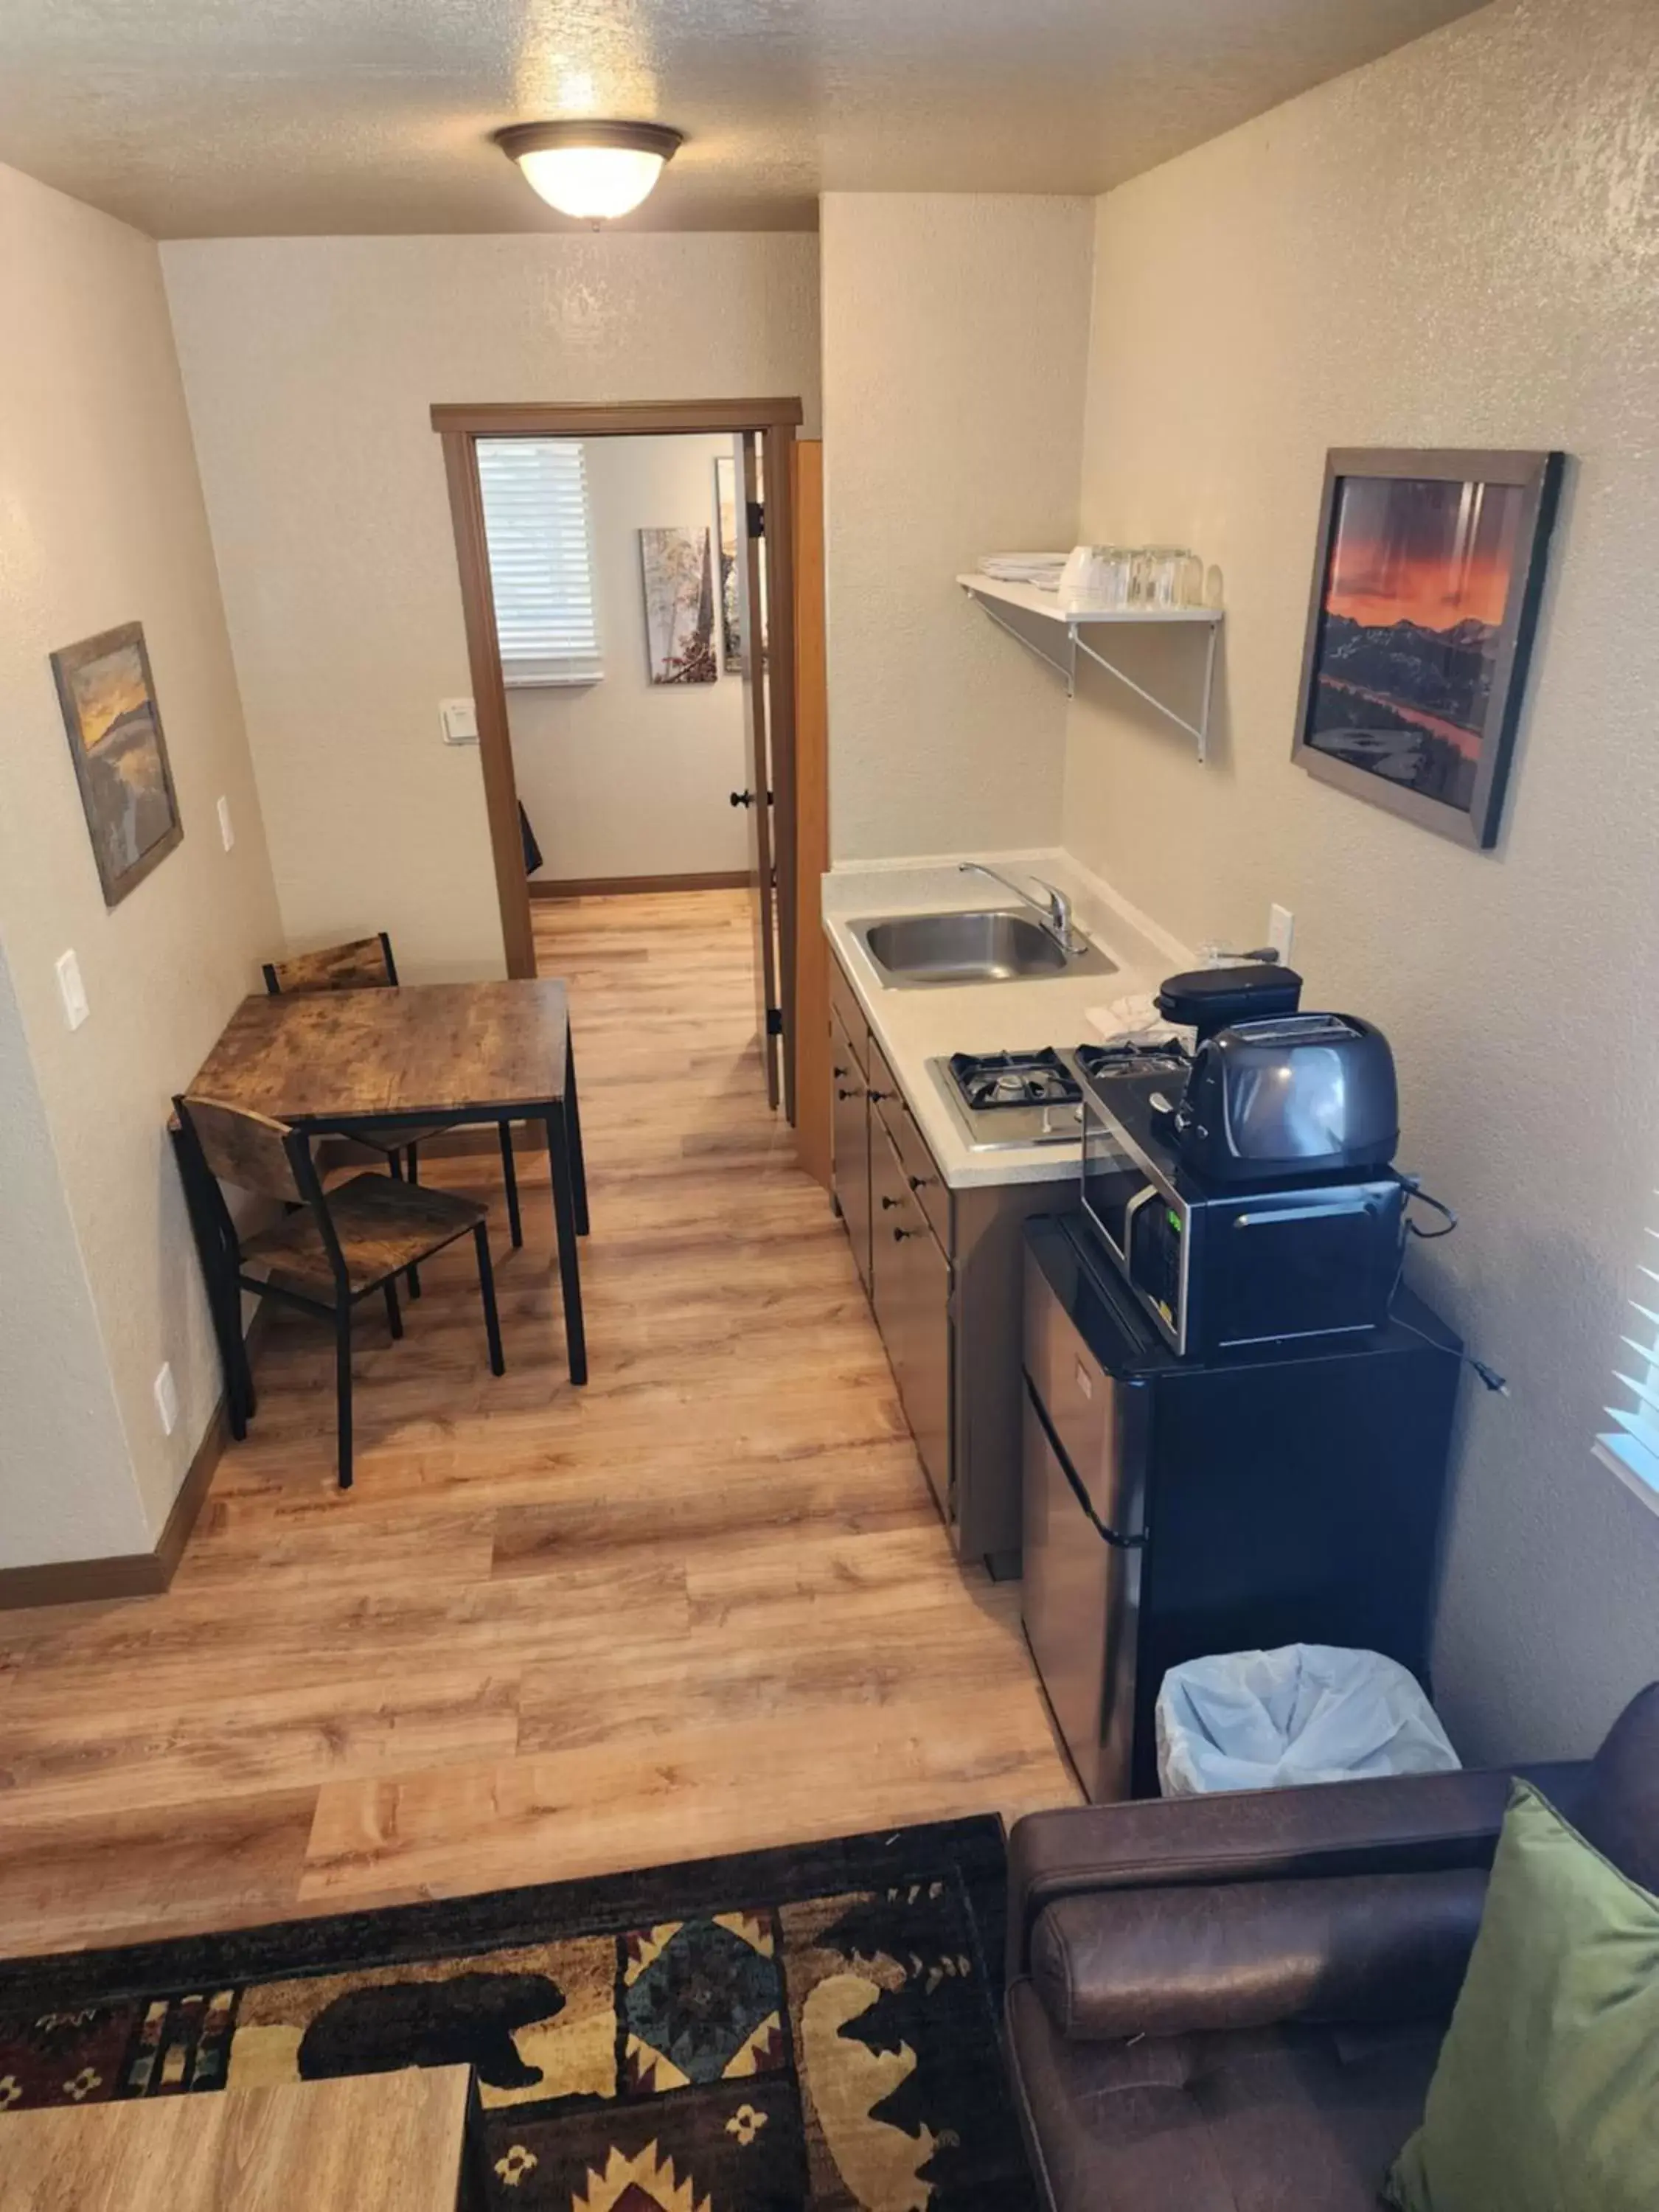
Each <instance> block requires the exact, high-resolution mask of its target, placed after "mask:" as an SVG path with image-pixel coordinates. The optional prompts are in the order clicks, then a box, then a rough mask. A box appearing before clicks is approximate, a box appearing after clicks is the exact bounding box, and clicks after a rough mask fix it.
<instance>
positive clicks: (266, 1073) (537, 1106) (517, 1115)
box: [176, 977, 588, 1437]
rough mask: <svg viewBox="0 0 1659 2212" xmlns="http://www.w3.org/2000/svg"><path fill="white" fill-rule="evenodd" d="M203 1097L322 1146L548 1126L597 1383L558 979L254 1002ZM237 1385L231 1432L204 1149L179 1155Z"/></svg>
mask: <svg viewBox="0 0 1659 2212" xmlns="http://www.w3.org/2000/svg"><path fill="white" fill-rule="evenodd" d="M185 1095H186V1096H187V1097H197V1098H211V1099H216V1100H218V1101H219V1102H221V1103H222V1104H224V1105H227V1106H234V1107H240V1108H241V1109H244V1110H245V1111H247V1112H250V1113H256V1114H263V1115H266V1116H268V1117H269V1118H270V1120H272V1121H283V1122H287V1123H288V1124H289V1126H290V1127H295V1128H298V1129H301V1130H303V1131H304V1132H305V1133H307V1135H310V1136H313V1137H321V1136H343V1137H349V1136H350V1134H351V1132H352V1128H353V1126H354V1125H358V1126H362V1125H366V1124H370V1123H372V1124H374V1127H375V1130H376V1133H377V1136H378V1135H379V1133H380V1132H381V1131H383V1130H386V1129H388V1128H392V1129H396V1128H398V1127H405V1128H409V1129H410V1130H414V1129H429V1128H430V1127H431V1125H432V1124H433V1123H435V1122H438V1123H447V1124H449V1125H451V1126H453V1127H459V1126H461V1125H463V1124H466V1123H478V1122H494V1123H497V1124H510V1123H513V1122H515V1121H533V1122H540V1123H542V1124H543V1125H544V1127H545V1128H546V1131H547V1151H548V1164H549V1168H550V1181H551V1183H552V1191H553V1220H554V1228H555V1231H556V1240H557V1245H558V1267H559V1281H560V1288H561V1291H562V1298H563V1304H564V1333H565V1351H566V1358H567V1361H568V1369H569V1374H570V1380H571V1382H572V1383H586V1380H587V1347H586V1336H585V1334H584V1331H583V1327H582V1302H581V1278H580V1267H579V1265H578V1261H577V1243H576V1240H577V1238H578V1237H585V1236H586V1234H587V1227H588V1214H587V1178H586V1170H585V1167H584V1164H583V1160H582V1140H581V1122H580V1115H579V1113H578V1109H577V1103H576V1069H575V1062H574V1057H573V1054H572V1052H571V1046H570V1008H569V999H568V994H567V991H566V988H565V986H564V985H563V983H562V982H560V981H556V980H555V979H554V978H551V977H547V978H542V979H538V980H535V981H531V980H526V979H519V980H513V981H505V982H487V983H413V984H409V983H405V984H399V985H397V986H395V987H392V988H390V989H386V988H376V989H371V990H356V991H318V992H306V993H298V994H288V993H283V994H277V995H275V996H254V997H250V998H246V999H244V1000H243V1001H242V1003H241V1005H240V1006H238V1007H237V1009H236V1011H235V1012H234V1014H233V1015H232V1016H231V1018H230V1019H229V1021H228V1022H227V1024H225V1027H224V1029H223V1030H222V1033H221V1035H220V1037H219V1040H218V1042H217V1043H216V1045H215V1046H214V1048H213V1049H212V1051H211V1052H210V1053H209V1054H208V1056H207V1058H206V1059H205V1060H204V1061H203V1063H202V1065H201V1066H200V1067H199V1068H197V1071H196V1073H195V1075H194V1076H193V1077H192V1078H191V1081H190V1083H189V1085H188V1086H187V1087H186V1092H185ZM176 1149H177V1152H178V1156H179V1169H180V1172H181V1174H182V1176H183V1177H184V1183H185V1201H186V1204H187V1206H188V1207H189V1211H190V1217H191V1226H192V1229H193V1231H194V1232H195V1237H196V1242H197V1250H198V1252H199V1253H200V1255H201V1261H202V1269H203V1273H204V1277H205V1279H206V1281H207V1287H208V1301H209V1305H210V1310H211V1313H212V1318H213V1326H214V1333H215V1337H216V1341H217V1344H218V1346H219V1352H220V1358H221V1360H222V1364H223V1366H224V1372H225V1400H226V1408H227V1413H228V1419H229V1423H230V1427H231V1432H232V1434H233V1435H234V1436H237V1437H240V1436H241V1435H243V1434H244V1433H245V1432H246V1423H247V1420H248V1419H249V1418H250V1417H251V1415H252V1411H253V1384H252V1375H251V1374H250V1372H249V1370H248V1363H247V1355H246V1346H245V1344H244V1340H243V1334H242V1323H241V1294H240V1291H239V1290H238V1289H237V1286H236V1270H235V1261H234V1254H232V1253H229V1252H228V1251H226V1250H225V1249H224V1232H223V1230H222V1227H221V1226H220V1223H221V1222H222V1214H221V1212H220V1210H219V1209H218V1208H217V1207H216V1206H214V1204H213V1203H212V1200H211V1198H210V1194H208V1193H207V1192H206V1191H204V1190H203V1189H202V1188H200V1187H199V1177H200V1175H201V1173H202V1170H200V1168H199V1167H197V1166H194V1165H192V1163H191V1152H192V1151H193V1148H192V1147H189V1146H177V1147H176Z"/></svg>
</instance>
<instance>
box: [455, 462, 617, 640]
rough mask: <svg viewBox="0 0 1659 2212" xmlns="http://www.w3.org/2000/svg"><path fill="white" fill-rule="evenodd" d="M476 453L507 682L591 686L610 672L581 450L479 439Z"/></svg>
mask: <svg viewBox="0 0 1659 2212" xmlns="http://www.w3.org/2000/svg"><path fill="white" fill-rule="evenodd" d="M477 452H478V486H479V489H480V490H481V492H482V493H483V512H484V537H485V540H486V543H487V544H488V546H489V581H490V586H491V589H492V590H493V592H494V593H495V630H496V635H497V636H498V637H499V638H500V640H501V673H502V675H503V676H504V677H505V678H506V680H507V683H508V684H591V683H592V682H594V681H595V680H596V678H599V676H600V675H602V674H603V673H604V669H603V665H602V664H601V662H600V659H599V630H598V626H597V624H596V623H595V621H594V618H593V560H592V531H591V528H590V526H589V520H588V512H587V463H586V454H585V453H584V450H583V447H582V444H581V441H580V439H576V438H480V439H479V441H478V447H477Z"/></svg>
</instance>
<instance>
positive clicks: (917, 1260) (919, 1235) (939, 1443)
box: [870, 1120, 953, 1522]
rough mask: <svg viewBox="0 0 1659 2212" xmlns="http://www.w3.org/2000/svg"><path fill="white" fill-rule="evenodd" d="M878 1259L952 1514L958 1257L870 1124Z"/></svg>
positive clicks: (928, 1459) (897, 1348) (927, 1443)
mask: <svg viewBox="0 0 1659 2212" xmlns="http://www.w3.org/2000/svg"><path fill="white" fill-rule="evenodd" d="M870 1192H871V1243H872V1253H871V1266H872V1273H873V1275H874V1278H875V1309H876V1323H877V1326H878V1328H879V1329H880V1330H881V1336H882V1342H883V1343H884V1345H885V1346H886V1347H887V1357H888V1358H889V1360H890V1362H891V1364H892V1369H893V1379H894V1380H895V1382H896V1383H897V1384H898V1391H899V1397H900V1399H901V1400H902V1403H903V1407H904V1413H905V1419H907V1420H908V1422H909V1424H910V1433H911V1435H912V1436H913V1437H915V1444H916V1454H917V1456H918V1457H919V1458H920V1460H921V1464H922V1467H923V1468H924V1470H925V1471H926V1473H927V1480H928V1481H929V1483H930V1484H931V1485H932V1486H933V1495H934V1497H935V1498H936V1499H937V1500H938V1503H939V1511H940V1512H941V1513H942V1514H943V1515H944V1516H945V1520H946V1522H949V1520H950V1518H951V1498H952V1489H953V1486H952V1480H951V1342H952V1328H951V1265H950V1262H949V1261H947V1260H946V1258H945V1255H944V1253H943V1252H941V1251H940V1249H939V1244H938V1242H937V1240H936V1239H935V1237H934V1236H933V1231H932V1230H931V1229H930V1228H929V1227H928V1225H927V1217H926V1216H925V1215H924V1214H923V1212H922V1211H921V1207H920V1206H918V1205H917V1203H916V1200H915V1194H914V1193H913V1192H912V1191H911V1190H910V1188H909V1185H908V1179H907V1177H906V1176H905V1172H904V1170H903V1168H902V1165H901V1164H900V1161H899V1156H898V1153H897V1152H896V1150H895V1149H894V1146H893V1142H892V1139H890V1137H889V1136H888V1135H887V1134H886V1133H885V1131H884V1129H883V1127H882V1125H881V1123H880V1122H879V1121H874V1120H872V1121H871V1124H870Z"/></svg>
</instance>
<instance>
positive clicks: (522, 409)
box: [432, 398, 817, 1121]
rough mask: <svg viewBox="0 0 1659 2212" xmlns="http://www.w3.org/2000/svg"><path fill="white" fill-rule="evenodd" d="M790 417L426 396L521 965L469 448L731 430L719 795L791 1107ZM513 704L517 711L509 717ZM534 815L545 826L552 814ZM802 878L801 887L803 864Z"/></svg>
mask: <svg viewBox="0 0 1659 2212" xmlns="http://www.w3.org/2000/svg"><path fill="white" fill-rule="evenodd" d="M800 420H801V408H800V404H799V400H796V399H793V398H790V399H764V400H703V401H686V402H665V403H649V404H632V405H622V406H612V407H586V406H541V405H533V404H532V405H525V406H517V405H507V406H501V405H482V406H476V407H471V406H447V405H445V406H435V407H434V409H433V410H432V422H433V427H434V428H435V430H436V431H437V432H438V434H439V435H440V437H441V441H442V447H443V455H444V463H445V470H446V474H447V480H448V485H449V495H450V507H451V513H452V517H453V523H454V529H455V541H456V552H457V559H458V564H459V573H460V581H461V594H462V605H463V611H464V615H465V624H466V638H467V652H468V660H469V665H470V669H471V682H472V688H473V699H474V706H475V711H476V714H477V731H478V744H479V753H480V761H481V766H482V769H483V786H484V797H485V804H486V807H487V810H488V813H489V829H490V842H491V848H492V852H493V854H494V859H495V881H496V890H497V895H498V897H499V900H500V904H501V932H502V939H503V943H504V945H505V949H506V954H507V973H508V974H509V975H534V974H535V972H536V932H535V929H534V926H533V923H532V892H531V888H530V883H531V877H530V872H529V871H528V870H527V869H526V841H525V837H524V833H523V829H522V822H521V816H520V799H521V793H520V783H519V777H518V775H517V772H516V769H515V765H514V760H513V712H512V708H511V707H510V704H509V699H508V688H507V677H506V673H505V671H504V669H503V661H502V652H501V636H500V633H499V629H498V623H497V618H496V611H495V595H494V592H493V590H492V586H491V577H490V566H489V531H488V526H487V522H486V516H485V508H484V499H483V488H482V483H481V475H480V448H481V447H483V448H485V449H486V451H488V450H489V449H492V448H494V447H497V446H499V445H501V444H503V443H506V442H508V441H564V442H580V443H581V444H582V445H584V446H585V447H589V448H590V449H592V447H593V446H594V445H595V444H597V442H598V441H609V440H625V441H630V442H637V441H642V440H645V439H656V438H659V437H667V436H684V437H689V438H699V437H701V438H703V439H710V438H713V437H715V436H720V437H723V438H725V439H726V440H729V441H731V447H732V458H733V463H734V477H735V484H734V491H735V497H734V501H733V509H734V532H735V541H736V542H735V548H734V558H735V562H736V565H737V572H738V573H737V584H738V597H739V601H740V604H741V607H742V611H743V617H744V622H743V625H742V633H741V634H742V644H741V647H740V649H739V665H738V669H737V670H736V671H733V672H734V674H735V676H736V678H738V681H740V683H741V685H742V690H743V694H744V738H745V767H746V769H747V771H748V773H747V775H745V778H744V781H743V783H742V784H740V785H738V786H737V787H736V788H735V791H734V792H733V793H729V794H727V797H728V802H729V803H734V805H735V808H736V809H738V810H741V811H742V812H743V814H744V817H745V822H746V842H747V853H746V858H745V865H744V869H743V871H742V872H743V875H744V880H745V883H746V884H747V886H748V890H749V894H750V907H751V913H752V921H753V936H754V943H755V947H756V974H757V994H756V1017H757V1037H758V1042H759V1046H760V1051H761V1058H762V1066H763V1072H764V1074H765V1078H766V1081H767V1087H768V1093H769V1100H770V1102H771V1103H774V1104H781V1106H782V1107H783V1109H784V1110H785V1113H786V1115H787V1117H788V1118H789V1119H790V1120H791V1121H793V1120H794V1118H795V1112H796V1092H797V1083H796V1060H797V1054H796V1029H797V1024H796V1018H795V1015H796V1007H795V999H796V981H797V945H798V940H799V931H800V923H801V912H800V907H801V899H800V883H799V866H798V852H799V840H798V836H797V820H796V803H797V792H796V776H795V669H796V636H795V626H796V603H795V588H794V566H795V562H794V554H795V547H794V521H793V503H792V496H791V495H792V489H793V471H792V465H791V463H792V453H791V448H792V447H793V441H794V434H795V431H796V428H798V426H799V422H800ZM663 520H665V521H666V520H670V518H663ZM751 604H752V605H763V606H764V608H765V611H766V623H767V627H766V631H765V635H764V639H763V647H762V649H760V650H757V637H758V635H759V623H758V622H757V620H756V619H755V617H754V616H753V614H752V613H751V612H750V608H751ZM716 627H717V628H718V627H719V625H718V623H717V625H716ZM720 680H723V679H720ZM524 720H525V716H524V714H522V713H521V714H520V722H521V724H522V722H523V721H524ZM544 820H545V821H546V822H547V823H548V827H549V834H550V836H551V834H552V827H551V817H549V816H544ZM561 834H562V825H561ZM539 835H540V833H539V831H538V837H539ZM630 872H631V871H630ZM641 872H651V871H641ZM664 872H672V871H664ZM734 872H735V871H734ZM555 880H557V878H555ZM570 880H574V881H577V882H580V881H582V880H583V878H572V879H570ZM811 889H812V896H813V901H814V902H816V895H817V882H816V877H814V878H813V881H812V886H811ZM814 927H816V923H815V922H814ZM809 1057H810V1055H809Z"/></svg>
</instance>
